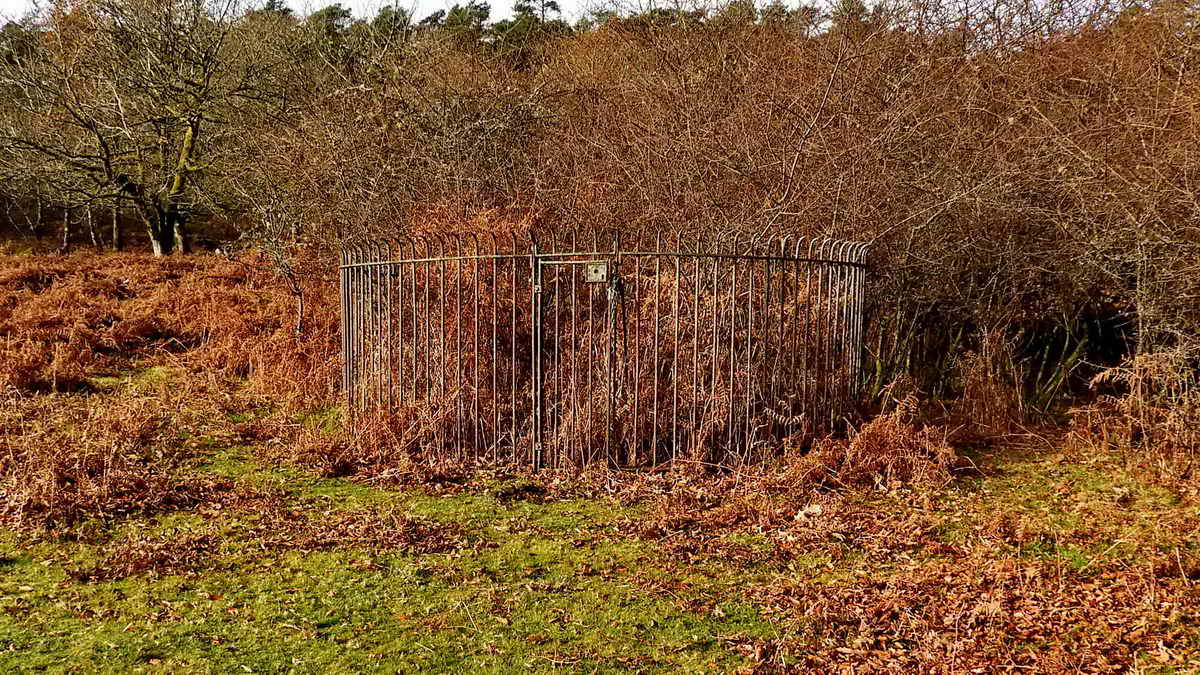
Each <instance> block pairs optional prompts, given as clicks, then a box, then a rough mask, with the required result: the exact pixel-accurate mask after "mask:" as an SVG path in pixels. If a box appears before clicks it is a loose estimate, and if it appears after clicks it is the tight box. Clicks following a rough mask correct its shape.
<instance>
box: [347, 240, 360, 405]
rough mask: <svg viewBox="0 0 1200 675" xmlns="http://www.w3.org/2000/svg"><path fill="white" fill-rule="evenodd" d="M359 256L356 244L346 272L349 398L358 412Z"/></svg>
mask: <svg viewBox="0 0 1200 675" xmlns="http://www.w3.org/2000/svg"><path fill="white" fill-rule="evenodd" d="M358 258H359V251H358V246H354V247H352V249H350V257H349V261H348V262H349V264H350V265H352V267H350V268H349V269H348V270H347V274H346V276H347V283H348V286H349V288H348V291H347V293H348V297H349V315H350V316H349V319H348V321H349V324H350V329H349V335H350V344H349V370H350V390H349V398H350V407H352V408H354V410H355V411H356V412H361V410H360V408H359V398H358V396H359V377H358V376H359V374H358V362H356V359H358V348H359V345H358V341H359V339H360V331H361V327H360V325H359V313H360V311H359V283H358V276H359V268H358V267H356V265H358V262H359V261H358Z"/></svg>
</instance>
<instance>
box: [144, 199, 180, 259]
mask: <svg viewBox="0 0 1200 675" xmlns="http://www.w3.org/2000/svg"><path fill="white" fill-rule="evenodd" d="M142 222H143V223H144V224H145V226H146V234H148V235H150V250H151V251H153V253H154V257H155V258H161V257H163V256H165V255H170V254H171V250H172V249H173V248H174V247H175V227H174V221H173V220H172V219H171V218H170V217H169V216H168V215H167V212H166V211H164V210H162V209H145V210H143V211H142Z"/></svg>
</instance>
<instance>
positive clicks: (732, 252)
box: [342, 229, 869, 266]
mask: <svg viewBox="0 0 1200 675" xmlns="http://www.w3.org/2000/svg"><path fill="white" fill-rule="evenodd" d="M868 250H869V245H868V244H866V243H862V242H853V241H846V240H841V239H834V238H831V237H808V236H797V235H791V234H786V233H758V234H753V233H746V232H719V233H708V234H705V233H700V234H685V233H681V232H673V233H664V232H662V231H658V230H647V229H641V230H634V231H615V232H603V231H599V230H560V231H545V232H524V233H516V232H511V233H495V232H414V233H407V234H404V235H397V236H392V237H386V238H379V239H362V240H353V241H350V242H347V243H346V244H345V245H344V246H343V247H342V264H343V266H358V265H371V264H377V263H383V262H416V261H422V260H444V259H472V258H484V257H524V256H529V255H546V256H570V255H574V254H578V255H592V254H596V253H606V254H612V255H617V256H645V255H681V256H702V257H708V258H714V257H715V258H739V259H760V260H791V261H798V262H824V263H835V264H844V265H854V266H865V265H866V261H867V253H868Z"/></svg>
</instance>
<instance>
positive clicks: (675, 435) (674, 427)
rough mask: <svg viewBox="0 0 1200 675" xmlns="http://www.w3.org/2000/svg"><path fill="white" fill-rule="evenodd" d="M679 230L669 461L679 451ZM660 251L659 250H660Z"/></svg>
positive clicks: (676, 258) (676, 248) (681, 278)
mask: <svg viewBox="0 0 1200 675" xmlns="http://www.w3.org/2000/svg"><path fill="white" fill-rule="evenodd" d="M679 236H680V235H679V231H678V230H676V231H675V251H674V252H675V255H674V258H675V283H674V286H675V298H674V305H673V307H672V309H671V314H672V315H673V316H674V322H675V337H674V341H673V342H672V343H671V461H675V459H676V458H677V457H678V453H679V352H680V348H679V286H680V285H681V284H683V276H682V274H681V270H680V262H681V261H680V254H681V253H682V252H683V251H682V250H681V248H680V238H679ZM660 253H661V251H660Z"/></svg>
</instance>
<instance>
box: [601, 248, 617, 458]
mask: <svg viewBox="0 0 1200 675" xmlns="http://www.w3.org/2000/svg"><path fill="white" fill-rule="evenodd" d="M617 236H618V237H619V236H620V235H617ZM618 250H620V246H619V244H617V243H614V244H613V247H612V251H611V252H610V253H612V254H615V253H616V252H617V251H618ZM613 257H614V256H613V255H610V256H609V258H610V259H612V258H613ZM609 275H610V276H609V279H608V283H607V284H605V285H606V287H607V288H606V289H605V299H606V300H607V302H606V303H605V310H604V332H605V334H606V336H607V338H606V339H605V342H606V343H607V347H606V349H605V350H604V369H605V371H606V374H605V378H607V380H608V382H607V383H606V384H605V387H604V388H605V393H606V396H605V398H606V399H607V403H608V405H607V406H605V410H604V461H605V463H606V464H607V465H608V466H613V465H615V464H618V462H616V461H615V458H614V457H613V453H612V436H613V430H612V424H613V408H614V407H615V405H616V398H617V379H616V363H615V359H614V347H615V345H616V340H617V324H616V317H617V313H616V312H617V307H616V303H617V302H619V300H618V299H617V297H616V294H615V293H613V292H612V289H613V288H615V287H614V286H613V284H615V283H616V275H617V268H616V263H615V262H614V263H613V268H612V269H611V270H609Z"/></svg>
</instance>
